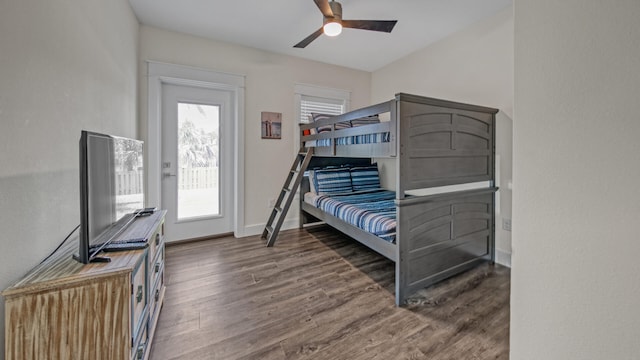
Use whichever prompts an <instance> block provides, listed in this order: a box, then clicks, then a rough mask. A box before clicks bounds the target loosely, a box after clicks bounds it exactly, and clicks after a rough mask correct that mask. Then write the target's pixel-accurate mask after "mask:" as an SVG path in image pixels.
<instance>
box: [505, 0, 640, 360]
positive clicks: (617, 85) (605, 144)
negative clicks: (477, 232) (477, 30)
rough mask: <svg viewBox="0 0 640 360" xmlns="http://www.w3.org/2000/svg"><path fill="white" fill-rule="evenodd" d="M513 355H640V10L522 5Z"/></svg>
mask: <svg viewBox="0 0 640 360" xmlns="http://www.w3.org/2000/svg"><path fill="white" fill-rule="evenodd" d="M514 19H515V104H514V109H515V115H514V116H515V117H514V119H515V120H514V126H513V135H514V139H513V144H514V169H513V170H514V171H513V173H514V174H513V175H514V201H513V218H514V232H513V259H512V265H513V267H512V270H511V279H512V282H511V284H512V289H511V358H512V359H516V360H523V359H584V360H589V359H594V360H595V359H638V357H639V356H640V342H639V341H638V335H639V334H640V311H639V309H640V261H638V254H640V187H639V186H638V185H639V184H640V140H639V135H640V119H639V114H640V101H638V99H639V96H640V22H639V21H638V19H640V2H638V1H637V0H618V1H613V2H604V1H599V0H565V1H551V0H516V1H515V15H514Z"/></svg>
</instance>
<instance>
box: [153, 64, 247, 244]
mask: <svg viewBox="0 0 640 360" xmlns="http://www.w3.org/2000/svg"><path fill="white" fill-rule="evenodd" d="M146 63H147V78H148V84H147V86H148V88H147V94H148V96H147V98H148V103H147V111H148V113H147V119H148V122H147V141H146V150H147V151H145V156H146V158H147V163H146V165H147V166H146V167H145V169H146V177H147V187H146V188H147V190H146V193H147V196H146V203H147V206H156V207H160V204H161V200H162V179H161V175H162V174H161V173H162V169H161V166H160V164H161V162H162V159H161V156H162V151H161V149H162V137H161V135H162V86H163V85H165V84H167V85H184V86H192V87H201V88H206V89H215V90H223V91H228V92H230V93H231V101H232V103H233V104H232V105H231V106H232V113H233V114H232V120H233V123H234V126H233V137H234V139H233V142H234V145H233V151H234V155H233V168H234V169H233V180H232V184H233V187H234V196H233V207H234V210H233V214H232V215H233V233H234V236H235V237H243V236H244V149H245V147H244V125H245V120H244V96H245V76H244V75H237V74H229V73H221V72H216V71H212V70H207V69H200V68H195V67H190V66H184V65H175V64H167V63H162V62H157V61H150V60H147V61H146Z"/></svg>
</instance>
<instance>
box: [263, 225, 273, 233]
mask: <svg viewBox="0 0 640 360" xmlns="http://www.w3.org/2000/svg"><path fill="white" fill-rule="evenodd" d="M265 229H266V230H267V232H268V233H269V234H272V233H273V228H272V227H271V226H267V227H266V228H265Z"/></svg>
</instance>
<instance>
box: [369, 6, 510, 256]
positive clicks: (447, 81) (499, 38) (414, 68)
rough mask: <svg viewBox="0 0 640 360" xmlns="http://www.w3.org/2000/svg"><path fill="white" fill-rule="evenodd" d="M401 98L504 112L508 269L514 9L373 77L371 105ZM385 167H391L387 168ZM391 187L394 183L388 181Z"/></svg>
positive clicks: (503, 241) (501, 249)
mask: <svg viewBox="0 0 640 360" xmlns="http://www.w3.org/2000/svg"><path fill="white" fill-rule="evenodd" d="M398 92H405V93H410V94H417V95H424V96H430V97H434V98H441V99H447V100H453V101H459V102H467V103H471V104H476V105H482V106H489V107H494V108H498V109H500V113H498V115H497V118H496V155H497V158H499V163H498V164H497V168H496V170H497V171H499V172H498V174H497V176H496V177H497V185H498V186H499V187H500V190H499V191H498V195H497V196H498V197H497V201H498V203H499V206H498V208H497V213H496V215H497V218H496V250H497V261H498V262H499V263H502V264H505V265H509V264H510V253H511V233H510V232H509V231H504V230H502V226H501V225H502V219H510V218H511V190H510V189H509V188H508V187H507V185H508V184H509V182H510V181H511V152H512V135H511V129H512V120H511V119H512V117H513V8H512V7H508V8H506V9H504V10H502V11H501V12H499V13H498V14H496V15H494V16H492V17H490V18H487V19H485V20H483V21H481V22H479V23H477V24H475V25H473V26H471V27H470V28H468V29H465V30H463V31H461V32H459V33H456V34H454V35H452V36H449V37H447V38H445V39H443V40H441V41H439V42H437V43H435V44H433V45H431V46H428V47H427V48H425V49H423V50H420V51H418V52H415V53H413V54H411V55H409V56H407V57H405V58H402V59H400V60H398V61H396V62H394V63H392V64H390V65H388V66H386V67H384V68H382V69H380V70H378V71H375V72H374V73H373V77H372V91H371V94H372V100H373V103H377V102H381V101H385V100H389V99H392V98H393V96H394V95H395V94H396V93H398ZM384 166H388V164H385V165H384ZM385 180H386V181H387V182H389V181H391V179H385Z"/></svg>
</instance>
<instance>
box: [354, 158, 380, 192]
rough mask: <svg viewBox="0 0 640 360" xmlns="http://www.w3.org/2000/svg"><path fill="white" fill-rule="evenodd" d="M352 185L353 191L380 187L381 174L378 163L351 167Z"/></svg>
mask: <svg viewBox="0 0 640 360" xmlns="http://www.w3.org/2000/svg"><path fill="white" fill-rule="evenodd" d="M351 186H352V187H353V191H360V190H371V189H379V188H380V174H379V173H378V165H377V164H371V165H369V166H362V167H353V168H351Z"/></svg>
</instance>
